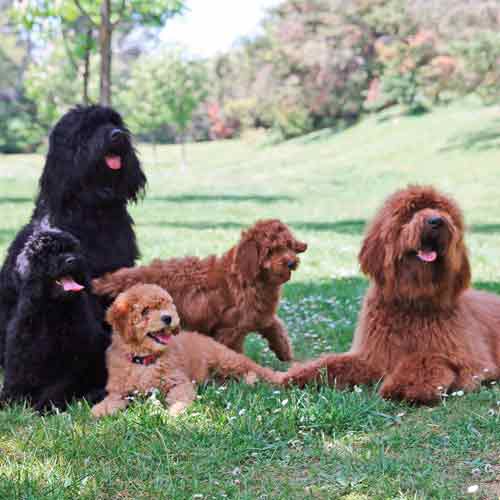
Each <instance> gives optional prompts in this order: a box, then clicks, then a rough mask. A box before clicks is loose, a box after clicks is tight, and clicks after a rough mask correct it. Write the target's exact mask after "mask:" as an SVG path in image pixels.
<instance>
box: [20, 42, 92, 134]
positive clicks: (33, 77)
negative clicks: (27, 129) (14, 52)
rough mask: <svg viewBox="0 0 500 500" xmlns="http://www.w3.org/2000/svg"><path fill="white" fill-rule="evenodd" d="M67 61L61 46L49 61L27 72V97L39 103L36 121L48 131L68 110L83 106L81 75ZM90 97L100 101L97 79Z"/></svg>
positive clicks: (50, 56)
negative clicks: (72, 107)
mask: <svg viewBox="0 0 500 500" xmlns="http://www.w3.org/2000/svg"><path fill="white" fill-rule="evenodd" d="M65 61H66V51H65V50H64V48H63V47H62V46H57V47H55V49H54V51H53V52H52V53H51V54H49V55H48V57H44V58H42V59H40V60H38V61H37V62H36V63H35V62H34V63H32V64H31V65H30V66H29V67H28V69H27V71H26V76H25V82H24V84H25V87H26V95H27V97H28V98H29V99H31V100H32V101H33V102H34V103H36V117H37V121H38V123H40V124H41V125H42V126H43V127H44V128H45V129H46V130H49V129H50V127H51V126H52V125H53V124H54V123H55V122H56V121H57V120H58V119H59V118H60V117H61V115H62V114H64V113H65V112H66V111H67V110H68V108H70V107H71V106H74V105H75V104H78V103H81V97H80V96H81V92H80V80H79V74H78V72H77V71H75V69H74V68H73V67H72V66H71V65H67V64H65ZM94 62H95V61H94ZM90 94H91V96H93V97H94V98H95V97H97V82H96V80H95V79H94V80H93V81H92V85H91V92H90Z"/></svg>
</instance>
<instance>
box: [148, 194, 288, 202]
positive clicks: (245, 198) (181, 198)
mask: <svg viewBox="0 0 500 500" xmlns="http://www.w3.org/2000/svg"><path fill="white" fill-rule="evenodd" d="M294 200H295V198H293V197H291V196H287V195H259V194H248V195H246V194H242V195H238V194H213V195H210V194H180V195H174V196H148V197H147V198H146V200H145V201H146V202H148V201H159V202H163V203H220V202H227V203H245V202H252V203H259V204H263V205H267V204H270V203H279V202H281V201H294Z"/></svg>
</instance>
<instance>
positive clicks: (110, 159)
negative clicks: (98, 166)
mask: <svg viewBox="0 0 500 500" xmlns="http://www.w3.org/2000/svg"><path fill="white" fill-rule="evenodd" d="M104 159H105V160H106V165H107V166H108V167H109V168H110V169H111V170H120V168H122V159H121V158H120V157H119V156H114V155H110V156H105V157H104Z"/></svg>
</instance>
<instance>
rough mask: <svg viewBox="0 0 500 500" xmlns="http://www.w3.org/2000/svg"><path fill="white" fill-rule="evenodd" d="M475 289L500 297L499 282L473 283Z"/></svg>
mask: <svg viewBox="0 0 500 500" xmlns="http://www.w3.org/2000/svg"><path fill="white" fill-rule="evenodd" d="M472 286H473V287H474V288H477V289H479V290H484V291H486V292H492V293H496V294H497V295H500V282H498V281H475V282H474V283H472Z"/></svg>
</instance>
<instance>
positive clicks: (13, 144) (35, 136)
mask: <svg viewBox="0 0 500 500" xmlns="http://www.w3.org/2000/svg"><path fill="white" fill-rule="evenodd" d="M28 106H29V103H27V102H23V103H21V102H16V101H10V100H0V152H1V153H31V152H33V151H35V149H36V148H37V147H38V146H39V145H40V144H41V142H42V140H43V137H44V135H45V130H44V129H43V128H42V127H40V126H38V125H37V124H36V123H35V122H34V120H33V114H32V113H30V112H28V110H27V109H28Z"/></svg>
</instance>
